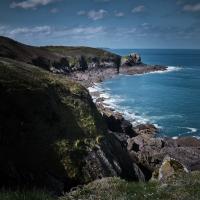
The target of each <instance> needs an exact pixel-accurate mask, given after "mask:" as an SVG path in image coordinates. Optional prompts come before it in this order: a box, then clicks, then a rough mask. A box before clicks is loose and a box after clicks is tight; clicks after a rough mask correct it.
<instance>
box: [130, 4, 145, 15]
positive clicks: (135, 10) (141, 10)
mask: <svg viewBox="0 0 200 200" xmlns="http://www.w3.org/2000/svg"><path fill="white" fill-rule="evenodd" d="M144 10H145V6H144V5H139V6H136V7H135V8H133V9H132V13H140V12H144Z"/></svg>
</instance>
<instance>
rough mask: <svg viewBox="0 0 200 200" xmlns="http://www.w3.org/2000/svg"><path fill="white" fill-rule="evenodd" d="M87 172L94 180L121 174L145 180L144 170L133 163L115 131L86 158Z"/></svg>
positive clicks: (127, 177)
mask: <svg viewBox="0 0 200 200" xmlns="http://www.w3.org/2000/svg"><path fill="white" fill-rule="evenodd" d="M85 161H86V165H85V171H86V173H87V172H88V171H89V172H90V174H87V176H88V177H90V176H92V177H90V179H91V178H92V179H93V180H95V179H99V178H103V177H108V176H120V177H122V178H124V179H127V180H135V181H144V180H145V177H144V174H143V172H142V171H141V170H140V168H139V167H138V166H137V164H136V163H133V162H132V160H131V159H130V156H129V154H128V152H127V149H126V145H125V144H123V142H122V141H120V139H118V137H116V135H115V134H114V133H110V134H109V135H107V137H106V139H104V140H103V142H102V143H101V145H100V146H97V148H96V149H95V150H93V151H92V152H90V154H89V155H88V156H87V157H86V158H85Z"/></svg>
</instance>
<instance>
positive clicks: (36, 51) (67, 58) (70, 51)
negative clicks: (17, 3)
mask: <svg viewBox="0 0 200 200" xmlns="http://www.w3.org/2000/svg"><path fill="white" fill-rule="evenodd" d="M0 57H6V58H11V59H15V60H18V61H22V62H25V63H28V64H33V65H35V66H39V67H41V68H43V69H46V70H48V71H52V72H54V73H61V74H68V73H70V72H73V71H84V70H87V69H93V68H109V67H112V68H116V69H118V68H119V66H120V62H121V57H120V56H118V55H116V54H113V53H110V52H108V51H105V50H102V49H97V48H91V47H64V46H47V47H33V46H29V45H25V44H22V43H19V42H17V41H14V40H12V39H10V38H6V37H1V36H0Z"/></svg>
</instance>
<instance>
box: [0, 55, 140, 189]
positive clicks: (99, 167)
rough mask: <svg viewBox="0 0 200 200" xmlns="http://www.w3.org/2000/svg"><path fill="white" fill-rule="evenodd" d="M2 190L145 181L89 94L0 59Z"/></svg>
mask: <svg viewBox="0 0 200 200" xmlns="http://www.w3.org/2000/svg"><path fill="white" fill-rule="evenodd" d="M0 120H1V124H0V148H1V151H0V186H1V187H6V186H7V187H15V186H17V187H20V186H22V187H33V186H34V187H46V188H47V189H49V190H53V191H55V192H62V191H64V190H67V189H69V188H71V187H73V186H76V185H78V184H84V183H87V182H90V181H91V180H95V179H97V178H101V177H105V176H121V177H123V178H126V179H130V180H142V179H144V177H143V174H142V172H141V171H140V169H139V168H138V166H137V165H136V164H133V162H132V161H131V159H130V157H129V155H128V153H127V150H126V148H125V147H124V146H123V144H122V143H121V142H120V140H118V139H117V137H115V136H114V135H113V134H112V133H109V132H108V130H107V125H106V123H105V121H104V120H103V118H102V116H101V114H100V113H99V112H98V110H97V108H96V106H95V105H94V103H93V102H92V99H91V97H90V95H89V93H88V91H87V90H86V89H85V88H84V87H83V86H81V85H79V84H78V83H75V82H74V81H72V80H70V79H69V78H67V77H64V76H62V75H56V74H53V73H50V72H47V71H45V70H43V69H40V68H38V67H36V66H33V65H29V64H25V63H24V62H19V61H14V60H11V59H7V58H0Z"/></svg>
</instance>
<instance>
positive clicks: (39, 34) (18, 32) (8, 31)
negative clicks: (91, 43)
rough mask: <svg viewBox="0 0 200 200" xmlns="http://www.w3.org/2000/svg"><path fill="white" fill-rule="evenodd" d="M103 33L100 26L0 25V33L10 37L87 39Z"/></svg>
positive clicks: (103, 30) (102, 28)
mask: <svg viewBox="0 0 200 200" xmlns="http://www.w3.org/2000/svg"><path fill="white" fill-rule="evenodd" d="M104 33H105V29H104V27H102V26H96V27H92V26H88V27H80V26H78V27H74V28H68V27H63V28H55V27H51V26H34V27H18V28H13V29H12V28H10V27H5V26H0V34H1V35H4V36H7V37H12V38H19V37H21V38H34V39H38V38H42V39H43V38H46V37H47V36H48V38H49V39H52V38H61V37H63V38H65V37H68V38H71V39H74V38H76V39H78V38H79V39H80V38H81V39H89V38H92V37H97V36H98V35H102V34H104Z"/></svg>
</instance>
